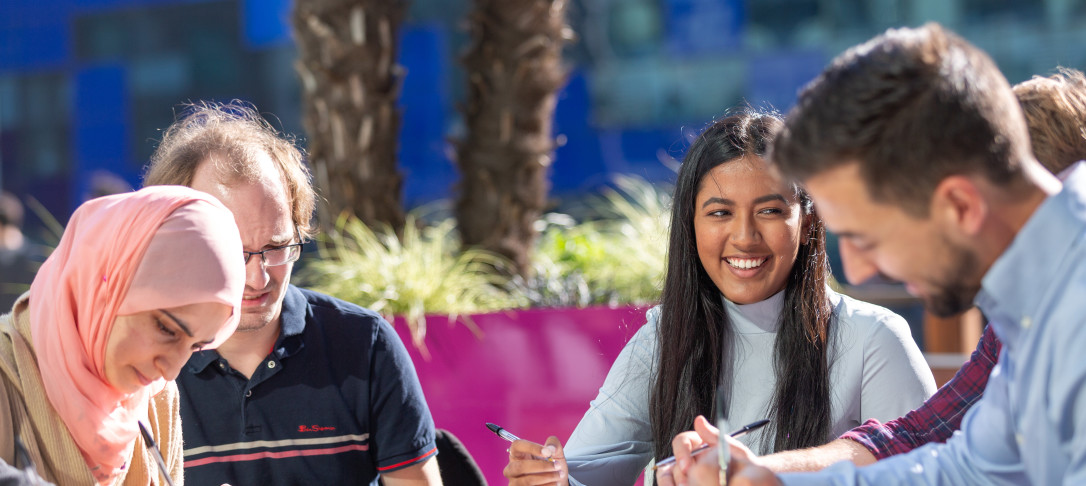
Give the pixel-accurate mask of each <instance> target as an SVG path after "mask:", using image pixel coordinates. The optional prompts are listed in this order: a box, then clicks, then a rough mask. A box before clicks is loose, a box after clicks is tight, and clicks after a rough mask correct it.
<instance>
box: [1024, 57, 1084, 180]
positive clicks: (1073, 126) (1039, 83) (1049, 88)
mask: <svg viewBox="0 0 1086 486" xmlns="http://www.w3.org/2000/svg"><path fill="white" fill-rule="evenodd" d="M1014 94H1015V96H1017V97H1018V103H1019V104H1021V105H1022V113H1023V114H1025V116H1026V126H1028V127H1029V141H1030V144H1031V145H1032V146H1033V154H1034V155H1035V156H1037V160H1038V161H1039V162H1040V163H1041V165H1043V166H1045V168H1046V169H1048V170H1049V171H1051V172H1052V173H1054V174H1058V173H1060V171H1062V170H1064V169H1066V168H1068V167H1070V166H1071V164H1074V163H1075V162H1078V161H1080V160H1083V159H1086V77H1084V76H1083V75H1082V71H1078V70H1075V69H1069V68H1062V67H1061V68H1059V71H1058V72H1057V73H1056V74H1053V75H1051V76H1048V77H1042V76H1034V77H1033V78H1032V79H1030V80H1028V81H1023V82H1021V83H1018V84H1016V85H1014Z"/></svg>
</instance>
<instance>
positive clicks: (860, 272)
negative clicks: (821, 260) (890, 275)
mask: <svg viewBox="0 0 1086 486" xmlns="http://www.w3.org/2000/svg"><path fill="white" fill-rule="evenodd" d="M837 247H838V249H840V250H841V264H842V265H843V266H844V267H845V280H848V283H850V284H852V285H859V284H862V283H864V282H866V281H868V280H871V279H872V278H874V277H875V276H876V275H878V274H879V268H878V267H877V266H876V265H875V262H874V261H872V260H871V259H870V258H868V257H867V256H865V255H864V254H863V252H861V251H859V250H858V249H856V246H855V245H853V244H852V243H850V242H849V241H848V240H846V239H840V240H838V243H837Z"/></svg>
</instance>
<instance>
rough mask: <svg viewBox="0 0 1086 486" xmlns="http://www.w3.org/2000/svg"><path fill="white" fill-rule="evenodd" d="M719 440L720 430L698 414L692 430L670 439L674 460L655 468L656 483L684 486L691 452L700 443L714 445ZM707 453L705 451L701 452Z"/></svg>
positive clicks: (664, 485) (690, 462) (665, 485)
mask: <svg viewBox="0 0 1086 486" xmlns="http://www.w3.org/2000/svg"><path fill="white" fill-rule="evenodd" d="M719 440H720V431H719V430H717V428H716V427H713V425H712V424H710V423H709V421H708V420H706V419H705V417H702V416H701V415H698V416H697V418H695V419H694V431H693V432H683V433H681V434H679V435H676V436H675V438H674V439H672V440H671V450H672V453H673V454H674V455H675V462H674V463H672V464H670V465H667V466H663V467H660V468H657V469H656V484H658V485H659V486H675V485H678V486H684V485H685V484H686V483H687V473H688V471H689V469H690V466H691V465H693V464H694V460H693V458H692V457H691V453H692V452H693V451H694V450H695V449H697V448H698V447H700V446H701V445H702V444H708V445H710V446H715V445H716V444H717V442H719ZM702 454H703V455H704V454H707V452H703V453H702Z"/></svg>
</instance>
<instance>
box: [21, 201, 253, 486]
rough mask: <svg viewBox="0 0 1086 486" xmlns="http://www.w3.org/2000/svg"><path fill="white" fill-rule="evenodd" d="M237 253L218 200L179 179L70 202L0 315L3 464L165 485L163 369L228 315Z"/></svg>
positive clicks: (173, 407) (171, 431)
mask: <svg viewBox="0 0 1086 486" xmlns="http://www.w3.org/2000/svg"><path fill="white" fill-rule="evenodd" d="M241 252H242V246H241V239H240V237H239V236H238V229H237V225H236V224H235V222H234V218H233V216H232V214H231V213H230V211H229V210H227V209H226V208H225V207H224V206H223V205H222V204H221V203H219V202H218V200H216V199H214V198H213V197H211V196H208V195H206V194H204V193H201V192H198V191H195V190H192V189H189V188H184V187H178V186H158V187H150V188H146V189H143V190H140V191H138V192H132V193H127V194H121V195H116V196H108V197H102V198H98V199H94V200H91V201H88V202H87V203H85V204H83V205H82V206H80V207H79V209H77V210H76V212H75V214H74V215H73V216H72V218H71V221H70V222H69V223H68V227H67V229H66V230H65V231H64V236H63V237H62V238H61V240H60V244H59V245H58V246H57V248H56V250H55V251H54V252H53V254H52V255H51V256H50V257H49V259H48V260H46V261H45V263H44V264H43V265H42V267H41V269H40V270H39V271H38V274H37V276H36V277H35V278H34V282H33V283H32V284H31V286H30V291H29V292H28V293H26V294H24V295H23V296H22V297H20V298H19V300H18V301H17V302H16V303H15V306H14V308H13V309H12V313H11V314H8V315H5V316H2V317H0V459H3V461H4V462H5V463H6V465H7V466H8V468H9V470H10V467H12V466H14V467H18V468H22V469H30V468H33V469H36V471H37V474H39V475H40V476H42V478H43V479H44V480H46V481H49V482H53V483H57V484H62V485H65V486H67V485H94V484H99V485H106V484H114V485H119V484H124V485H141V486H142V485H148V484H167V483H168V478H164V477H163V476H164V475H165V476H169V479H172V482H173V484H181V482H182V480H183V478H182V468H183V465H184V464H183V461H184V459H183V455H182V444H181V422H180V417H179V415H178V406H179V402H178V394H177V388H176V386H175V385H174V383H173V379H174V378H175V377H176V376H177V374H178V373H179V372H180V370H181V367H182V366H184V364H185V362H186V361H187V360H188V358H189V356H190V355H191V354H192V352H193V351H196V350H200V349H206V348H211V347H215V346H217V345H218V344H219V343H221V342H222V341H224V340H225V339H226V338H227V337H228V336H229V335H230V334H231V333H232V332H233V331H234V328H235V327H236V326H237V322H238V318H239V312H240V309H239V306H240V304H241V296H242V291H243V288H244V285H245V266H244V262H243V258H242V253H241ZM141 423H142V424H147V426H148V427H147V428H148V430H149V431H150V434H149V436H150V437H151V438H153V440H154V443H155V444H157V446H158V449H161V454H162V456H163V457H164V461H163V464H162V465H161V466H160V465H159V464H158V462H157V460H156V458H155V455H154V454H155V452H156V450H155V448H154V447H152V444H151V443H149V442H147V441H145V439H144V437H143V436H142V435H141V432H140V425H141ZM17 443H18V445H19V446H23V447H22V448H19V447H18V446H17V445H16V444H17ZM20 449H22V450H20ZM20 453H21V454H20ZM28 463H29V464H28ZM0 466H3V464H0Z"/></svg>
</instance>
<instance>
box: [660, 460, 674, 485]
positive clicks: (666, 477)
mask: <svg viewBox="0 0 1086 486" xmlns="http://www.w3.org/2000/svg"><path fill="white" fill-rule="evenodd" d="M674 469H675V463H671V464H668V465H665V466H660V467H658V468H656V486H676V485H677V484H678V483H676V482H675V476H674V474H673V473H674Z"/></svg>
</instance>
